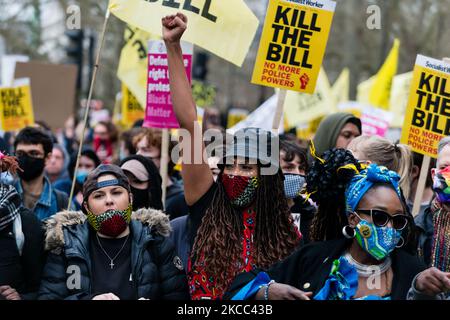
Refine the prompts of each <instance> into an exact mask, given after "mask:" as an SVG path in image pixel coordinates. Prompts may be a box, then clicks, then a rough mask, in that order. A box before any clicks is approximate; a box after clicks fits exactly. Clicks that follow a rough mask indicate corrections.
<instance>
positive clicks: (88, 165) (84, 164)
mask: <svg viewBox="0 0 450 320" xmlns="http://www.w3.org/2000/svg"><path fill="white" fill-rule="evenodd" d="M77 157H78V152H75V153H74V154H73V155H72V157H71V158H70V163H69V178H68V179H65V180H62V181H59V182H57V183H55V185H54V187H55V189H56V190H59V191H62V192H64V193H66V194H67V196H70V191H71V189H72V180H73V176H74V173H75V166H76V164H77ZM99 165H100V159H99V158H98V157H97V154H96V153H95V152H94V150H92V149H89V148H84V149H83V150H82V151H81V154H80V161H79V164H78V170H77V175H76V177H75V188H74V193H73V198H72V204H73V206H74V208H75V210H81V204H82V203H83V192H82V191H83V183H84V181H85V180H86V178H87V176H88V175H89V173H90V172H91V171H93V170H94V169H95V168H97V167H98V166H99Z"/></svg>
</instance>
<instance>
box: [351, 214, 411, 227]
mask: <svg viewBox="0 0 450 320" xmlns="http://www.w3.org/2000/svg"><path fill="white" fill-rule="evenodd" d="M355 211H356V212H359V213H362V214H367V215H369V216H370V217H371V218H372V222H373V223H374V224H375V225H376V226H377V227H385V226H386V225H387V224H388V223H389V221H392V227H393V228H394V229H395V230H403V229H405V227H406V226H407V225H408V222H409V217H408V216H406V215H404V214H396V215H393V216H391V215H390V214H389V213H387V212H385V211H383V210H379V209H369V210H364V209H358V210H355ZM358 217H359V216H358Z"/></svg>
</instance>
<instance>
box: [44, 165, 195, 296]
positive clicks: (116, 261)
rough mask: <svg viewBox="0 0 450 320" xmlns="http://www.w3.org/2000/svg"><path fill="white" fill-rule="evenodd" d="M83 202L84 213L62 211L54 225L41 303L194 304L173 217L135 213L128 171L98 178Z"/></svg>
mask: <svg viewBox="0 0 450 320" xmlns="http://www.w3.org/2000/svg"><path fill="white" fill-rule="evenodd" d="M83 198H84V202H83V211H84V213H82V212H68V211H65V212H60V213H58V214H56V215H55V216H54V217H52V218H51V219H49V220H48V221H47V233H46V241H45V242H46V249H47V250H48V251H50V253H49V255H48V260H47V264H46V265H45V268H44V272H43V275H42V282H41V286H40V289H39V297H38V298H39V299H40V300H59V299H67V300H90V299H92V300H119V299H120V300H137V299H151V300H155V299H164V300H165V299H167V300H174V299H184V300H188V299H189V291H188V286H187V279H186V275H185V272H184V268H183V264H182V262H181V259H180V258H179V257H178V256H177V255H176V254H175V251H174V246H173V244H172V242H171V241H170V240H169V239H168V238H167V236H168V235H169V231H170V225H169V218H168V216H167V215H165V214H164V213H162V212H161V211H156V210H153V209H140V210H138V211H136V212H133V213H132V210H131V208H132V200H133V197H132V194H131V191H130V185H129V182H128V178H127V177H126V175H125V174H124V172H123V171H122V169H120V168H119V167H118V166H115V165H101V166H99V167H98V168H97V169H95V170H94V171H92V172H91V173H90V174H89V175H88V177H87V179H86V181H85V183H84V185H83Z"/></svg>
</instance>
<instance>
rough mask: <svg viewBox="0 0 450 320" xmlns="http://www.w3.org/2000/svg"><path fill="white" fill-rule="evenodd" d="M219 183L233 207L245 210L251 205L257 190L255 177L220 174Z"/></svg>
mask: <svg viewBox="0 0 450 320" xmlns="http://www.w3.org/2000/svg"><path fill="white" fill-rule="evenodd" d="M221 181H222V184H223V186H224V188H225V192H226V194H227V196H228V199H230V201H231V204H232V205H233V206H235V207H237V208H246V207H248V206H250V204H252V202H253V200H254V199H255V196H256V189H257V188H258V178H257V177H244V176H233V175H228V174H222V176H221Z"/></svg>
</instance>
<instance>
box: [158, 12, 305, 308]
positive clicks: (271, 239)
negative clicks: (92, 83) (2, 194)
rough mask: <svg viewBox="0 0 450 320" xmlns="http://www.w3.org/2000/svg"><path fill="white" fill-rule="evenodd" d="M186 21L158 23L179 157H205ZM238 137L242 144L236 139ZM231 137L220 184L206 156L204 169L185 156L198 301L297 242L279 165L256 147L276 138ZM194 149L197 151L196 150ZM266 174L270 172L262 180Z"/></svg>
mask: <svg viewBox="0 0 450 320" xmlns="http://www.w3.org/2000/svg"><path fill="white" fill-rule="evenodd" d="M186 23H187V18H186V16H184V15H183V14H181V13H178V14H177V15H172V16H167V17H165V18H163V19H162V24H163V38H164V41H165V43H166V48H167V51H168V64H169V72H170V88H171V96H172V102H173V107H174V111H175V115H176V117H177V119H178V123H179V124H180V127H181V128H183V129H185V130H187V131H188V132H189V133H190V137H188V138H186V140H188V144H190V148H189V149H187V150H183V154H184V153H189V154H191V155H193V154H194V153H195V152H199V154H202V153H201V152H202V150H204V144H203V141H202V138H201V137H200V136H198V134H194V130H198V132H200V131H201V130H200V125H199V124H198V122H197V114H196V106H195V103H194V100H193V98H192V93H191V89H190V85H189V82H188V80H187V77H186V72H185V69H184V64H183V57H182V52H181V46H180V38H181V36H182V34H183V32H184V31H185V29H186ZM195 128H197V129H195ZM198 132H197V133H198ZM240 134H242V135H243V137H244V138H247V139H237V137H238V136H239V135H240ZM235 138H236V139H235V141H234V143H233V145H232V146H230V148H229V149H228V150H227V153H226V159H228V160H227V161H226V162H223V163H222V165H221V173H220V176H219V179H218V182H217V183H214V179H213V175H212V173H211V170H210V168H209V166H208V164H207V163H206V161H205V159H204V158H203V157H199V158H200V159H201V160H200V162H201V163H191V164H189V163H186V159H185V158H184V157H183V161H184V162H183V163H182V166H183V169H182V172H183V181H184V190H185V198H186V202H187V203H188V205H189V217H188V219H189V221H188V223H186V225H187V226H188V228H187V230H186V232H187V233H188V235H187V238H188V239H189V244H188V245H189V248H190V257H189V264H188V280H189V284H190V292H191V297H192V299H195V300H197V299H220V298H221V297H222V295H223V293H224V292H225V290H226V289H227V288H228V286H229V285H230V284H231V281H232V280H233V278H234V277H235V276H236V275H237V274H239V273H241V272H244V271H248V270H250V269H252V268H254V267H255V266H258V267H266V266H269V265H271V264H272V263H275V262H277V261H279V260H281V259H282V258H284V257H287V256H288V255H289V254H291V253H292V252H293V251H294V250H295V248H296V247H297V245H298V243H299V241H300V235H299V234H298V231H297V230H296V228H295V226H294V225H293V223H292V218H291V216H290V211H289V208H288V206H287V202H286V198H285V197H284V191H283V190H284V188H283V174H282V172H281V170H280V169H279V161H278V159H276V161H275V160H274V159H273V153H272V158H271V157H268V155H267V153H265V152H264V150H259V151H260V152H258V150H257V148H256V146H258V142H259V140H260V139H267V140H265V141H267V142H268V147H270V146H271V142H272V140H274V138H273V137H272V135H270V133H268V132H263V130H259V129H244V130H242V132H237V133H236V135H235ZM183 140H185V139H183ZM186 142H187V141H186ZM195 145H198V146H201V149H200V148H199V149H198V150H196V148H195ZM265 151H266V152H267V150H265ZM191 158H192V157H191ZM276 158H278V155H277V156H276ZM230 160H231V161H230ZM255 160H257V161H255ZM251 161H253V162H257V164H251V163H250V162H251ZM223 164H225V165H223ZM263 166H264V167H263ZM264 169H268V170H264ZM270 169H272V170H273V173H275V174H273V173H272V174H271V175H269V174H268V172H266V174H263V172H265V171H269V170H270Z"/></svg>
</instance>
